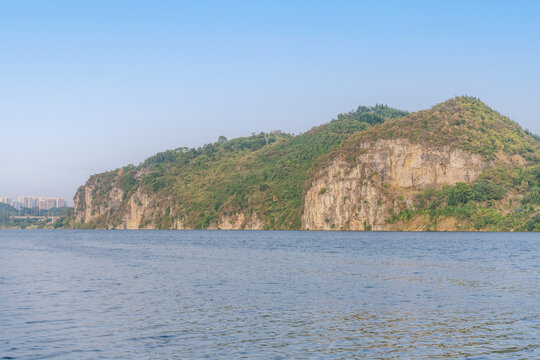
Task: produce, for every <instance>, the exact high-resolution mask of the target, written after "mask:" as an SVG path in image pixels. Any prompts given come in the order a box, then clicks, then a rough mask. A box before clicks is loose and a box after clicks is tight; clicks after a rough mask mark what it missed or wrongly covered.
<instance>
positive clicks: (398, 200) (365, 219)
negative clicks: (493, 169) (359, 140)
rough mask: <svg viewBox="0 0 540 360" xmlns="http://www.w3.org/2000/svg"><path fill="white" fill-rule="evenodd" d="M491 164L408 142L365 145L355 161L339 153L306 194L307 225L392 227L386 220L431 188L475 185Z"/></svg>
mask: <svg viewBox="0 0 540 360" xmlns="http://www.w3.org/2000/svg"><path fill="white" fill-rule="evenodd" d="M486 166H488V163H487V162H486V161H485V160H484V159H483V158H482V157H481V156H480V155H477V154H470V153H467V152H464V151H462V150H459V149H453V150H452V149H451V148H450V147H442V148H434V147H426V146H422V145H419V144H411V143H410V142H409V141H407V140H401V139H400V140H379V141H376V142H374V143H372V142H366V143H364V144H361V145H360V151H359V153H358V155H356V156H354V157H353V158H352V159H348V161H347V160H346V159H343V158H341V157H340V156H337V157H335V158H333V159H331V160H330V161H328V162H327V163H326V165H325V166H323V167H322V168H321V169H320V170H319V171H318V172H317V173H316V174H315V176H314V178H313V181H312V182H311V186H310V187H309V189H308V190H307V192H306V195H305V198H304V204H303V209H304V213H303V216H302V227H303V228H304V229H310V230H332V229H335V230H341V229H343V230H371V229H372V230H390V225H389V224H388V223H387V222H386V220H387V219H388V218H389V217H391V216H392V215H393V214H394V213H398V212H399V211H400V210H402V209H404V208H405V207H408V206H411V205H412V200H413V196H414V194H415V193H416V192H417V191H418V190H421V189H423V188H426V187H435V188H436V187H440V186H442V185H446V184H448V185H453V184H455V183H457V182H466V183H470V182H472V181H473V180H475V179H476V178H477V177H478V176H479V175H480V173H481V171H482V170H483V169H484V168H485V167H486Z"/></svg>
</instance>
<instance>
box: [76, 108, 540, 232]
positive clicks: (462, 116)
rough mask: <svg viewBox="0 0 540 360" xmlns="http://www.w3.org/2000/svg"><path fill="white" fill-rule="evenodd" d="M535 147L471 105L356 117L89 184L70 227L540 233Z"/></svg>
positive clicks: (175, 155)
mask: <svg viewBox="0 0 540 360" xmlns="http://www.w3.org/2000/svg"><path fill="white" fill-rule="evenodd" d="M539 144H540V141H539V139H538V137H535V136H533V135H532V134H529V133H528V132H526V131H524V130H523V129H521V128H520V127H519V125H517V124H516V123H515V122H513V121H511V120H510V119H508V118H507V117H505V116H502V115H501V114H499V113H497V112H496V111H494V110H492V109H491V108H489V107H488V106H486V105H485V104H483V103H482V102H481V101H479V100H478V99H476V98H471V97H458V98H454V99H451V100H449V101H447V102H444V103H442V104H438V105H436V106H434V107H433V108H431V109H429V110H425V111H419V112H416V113H411V114H409V113H407V112H406V111H401V110H397V109H393V108H390V107H388V106H384V105H377V106H373V107H365V106H360V107H359V108H358V109H357V110H356V111H352V112H349V113H345V114H340V115H338V116H337V118H336V119H334V120H332V121H331V122H330V123H328V124H324V125H321V126H317V127H315V128H313V129H311V130H309V131H307V132H306V133H303V134H300V135H296V136H292V135H290V134H286V133H282V132H280V131H274V132H271V133H260V134H253V135H252V136H249V137H244V138H236V139H232V140H228V139H226V138H225V137H220V138H219V139H218V141H217V142H215V143H212V144H208V145H205V146H203V147H200V148H198V149H188V148H178V149H175V150H168V151H165V152H162V153H158V154H156V155H154V156H152V157H150V158H148V159H146V160H145V161H144V162H142V163H141V164H140V165H138V166H133V165H128V166H126V167H123V168H121V169H117V170H114V171H110V172H106V173H103V174H97V175H93V176H91V177H90V179H89V180H88V182H87V183H86V184H85V185H84V186H81V187H80V188H79V190H78V191H77V193H76V195H75V199H74V201H75V205H74V214H73V221H72V225H71V226H73V227H78V228H131V229H138V228H156V229H209V228H213V229H218V228H221V229H313V230H317V229H325V230H332V229H335V230H508V231H509V230H527V231H532V230H536V231H538V230H540V215H538V208H539V205H540V186H539V182H540V167H539V153H540V152H539V149H540V147H539Z"/></svg>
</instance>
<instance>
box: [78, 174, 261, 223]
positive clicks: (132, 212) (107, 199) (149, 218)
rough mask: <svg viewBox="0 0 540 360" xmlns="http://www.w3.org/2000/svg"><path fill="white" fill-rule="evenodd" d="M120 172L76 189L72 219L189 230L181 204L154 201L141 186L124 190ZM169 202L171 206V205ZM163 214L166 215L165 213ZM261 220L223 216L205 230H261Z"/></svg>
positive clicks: (100, 176) (239, 215) (253, 215)
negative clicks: (120, 181) (120, 180)
mask: <svg viewBox="0 0 540 360" xmlns="http://www.w3.org/2000/svg"><path fill="white" fill-rule="evenodd" d="M119 176H121V174H117V173H116V174H114V175H113V176H111V173H105V174H99V175H94V176H92V177H91V178H90V179H89V180H88V182H87V183H86V184H85V185H84V186H81V187H80V188H79V190H78V191H77V194H76V195H75V199H74V220H75V222H76V223H79V224H88V225H89V226H91V227H93V228H100V229H160V228H166V229H178V230H180V229H191V228H192V227H190V226H186V225H185V224H184V222H183V221H182V216H181V215H180V213H181V212H182V211H184V210H185V209H183V208H182V207H181V204H174V202H173V201H172V200H171V199H165V200H163V199H161V200H159V201H158V200H157V199H156V198H155V197H154V196H153V194H148V193H146V192H145V191H144V190H143V189H142V188H141V187H138V188H137V189H136V190H134V191H131V192H126V191H125V190H122V189H121V188H120V187H119V184H118V178H119ZM171 205H172V206H171ZM164 213H165V214H164ZM263 228H264V221H263V219H262V218H261V217H259V216H258V215H257V214H255V213H254V214H250V215H246V214H243V213H238V214H231V215H225V214H222V215H221V216H220V217H219V218H218V220H217V221H216V222H214V223H211V224H209V226H208V229H223V230H235V229H242V230H261V229H263Z"/></svg>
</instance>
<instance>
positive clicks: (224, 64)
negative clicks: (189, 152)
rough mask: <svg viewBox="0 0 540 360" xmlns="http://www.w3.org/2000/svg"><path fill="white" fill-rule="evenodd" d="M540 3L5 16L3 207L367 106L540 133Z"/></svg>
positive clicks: (170, 6) (22, 9)
mask: <svg viewBox="0 0 540 360" xmlns="http://www.w3.org/2000/svg"><path fill="white" fill-rule="evenodd" d="M539 36H540V3H538V2H527V1H522V2H520V1H517V2H511V3H510V2H502V1H500V2H499V1H477V2H466V1H459V2H454V3H433V2H429V1H413V2H407V3H403V2H398V1H389V2H384V3H383V2H363V3H361V4H360V3H357V2H352V1H338V2H332V3H329V2H328V3H326V2H317V1H309V2H307V1H305V2H295V3H294V4H290V3H288V2H268V3H261V2H257V3H256V4H254V3H249V2H245V3H244V2H234V3H224V2H197V3H194V4H188V3H184V2H176V1H164V2H160V3H159V6H156V4H155V3H152V2H143V1H129V2H128V1H118V2H114V3H110V2H105V1H98V2H92V3H85V4H83V3H71V2H61V1H49V2H46V3H45V2H37V1H24V2H9V3H8V2H3V3H0V40H1V41H2V44H3V48H2V50H3V51H2V53H3V54H2V55H3V56H2V57H0V75H1V77H2V81H1V82H0V119H1V125H2V127H1V128H2V131H3V132H2V134H3V135H4V136H2V141H1V142H0V144H1V145H0V154H1V157H0V173H1V176H0V196H10V197H12V198H16V197H17V196H19V195H31V196H58V197H64V198H66V199H68V201H70V202H71V201H72V198H73V195H74V193H75V191H76V189H77V187H78V186H80V185H83V184H84V183H85V182H86V180H87V179H88V177H89V176H90V175H92V174H94V173H99V172H103V171H108V170H112V169H116V168H119V167H121V166H124V165H127V164H130V163H133V164H138V163H140V162H141V161H143V160H144V159H145V158H147V157H149V156H151V155H153V154H155V153H157V152H160V151H164V150H167V149H172V148H177V147H181V146H187V147H198V146H201V145H204V144H205V143H210V142H214V141H216V140H217V138H218V137H219V136H220V135H224V136H226V137H228V138H234V137H238V136H248V135H250V134H251V133H253V132H256V133H258V132H261V131H271V130H275V129H279V130H282V131H285V132H289V133H295V134H298V133H300V132H304V131H306V130H308V129H310V128H311V127H313V126H316V125H319V124H322V123H325V122H328V121H330V120H331V119H332V118H335V117H336V115H337V114H338V113H342V112H347V111H350V110H353V109H355V108H356V107H357V106H359V105H375V104H377V103H379V104H386V105H389V106H392V107H396V108H399V109H403V110H407V111H417V110H421V109H427V108H429V107H431V106H433V105H435V104H437V103H439V102H442V101H445V100H447V99H449V98H452V97H454V96H457V95H464V94H465V95H470V96H475V97H479V98H480V99H481V100H482V101H484V102H485V103H486V104H488V105H489V106H491V107H492V108H494V109H495V110H497V111H499V112H500V113H502V114H503V115H506V116H508V117H510V118H511V119H512V120H514V121H516V122H518V123H519V124H520V125H521V126H522V127H523V128H527V129H529V130H531V131H532V132H534V133H537V134H538V133H540V122H539V121H538V120H537V111H536V110H537V109H536V108H537V105H536V103H537V101H538V99H537V96H538V94H539V90H540V42H539V41H538V37H539Z"/></svg>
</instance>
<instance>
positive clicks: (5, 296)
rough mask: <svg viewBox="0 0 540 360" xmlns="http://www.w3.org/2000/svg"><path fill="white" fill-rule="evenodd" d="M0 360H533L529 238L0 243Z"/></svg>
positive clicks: (7, 233) (87, 234) (3, 237)
mask: <svg viewBox="0 0 540 360" xmlns="http://www.w3.org/2000/svg"><path fill="white" fill-rule="evenodd" d="M0 358H4V359H12V358H13V359H45V358H58V359H119V358H130V359H170V358H179V359H193V358H211V359H214V358H224V359H225V358H226V359H231V358H250V359H252V358H260V359H272V358H275V359H279V358H283V359H288V358H295V359H311V358H324V359H326V358H327V359H350V358H362V359H363V358H367V359H390V358H406V359H408V358H410V359H442V358H471V359H497V358H500V359H509V358H516V359H535V358H536V359H538V358H540V235H538V234H502V233H496V234H478V233H334V232H324V233H319V232H237V231H69V230H65V231H52V230H36V231H33V230H21V231H17V230H14V231H11V230H3V231H0Z"/></svg>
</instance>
